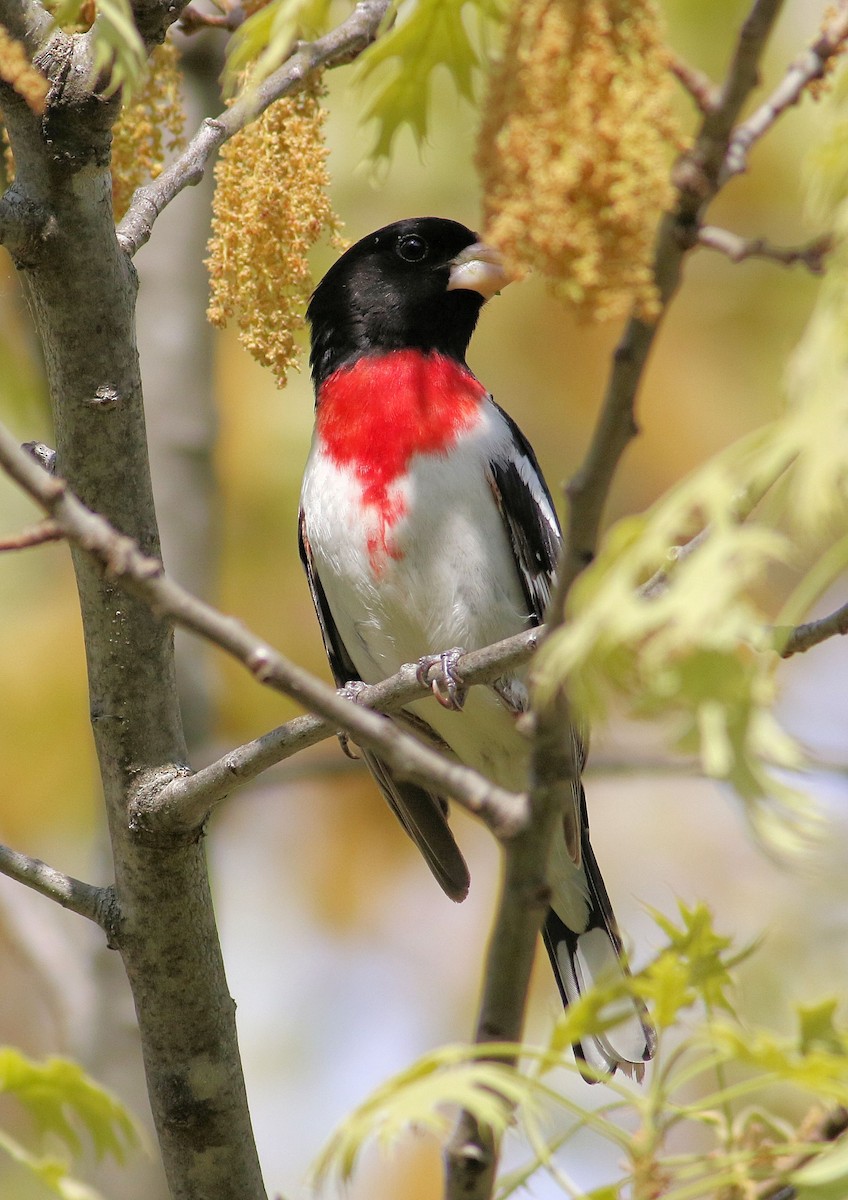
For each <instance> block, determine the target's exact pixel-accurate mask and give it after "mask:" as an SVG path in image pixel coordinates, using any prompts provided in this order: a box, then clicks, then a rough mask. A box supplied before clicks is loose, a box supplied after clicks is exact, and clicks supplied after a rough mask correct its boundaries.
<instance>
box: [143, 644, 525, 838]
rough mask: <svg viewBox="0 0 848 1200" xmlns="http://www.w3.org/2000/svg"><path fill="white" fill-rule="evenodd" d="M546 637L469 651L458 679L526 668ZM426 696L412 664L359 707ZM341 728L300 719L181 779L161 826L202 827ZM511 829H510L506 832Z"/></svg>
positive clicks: (389, 708) (167, 798)
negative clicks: (256, 782)
mask: <svg viewBox="0 0 848 1200" xmlns="http://www.w3.org/2000/svg"><path fill="white" fill-rule="evenodd" d="M541 635H542V630H541V629H529V630H527V632H526V633H519V634H516V635H515V636H514V637H512V638H507V639H505V640H504V641H502V642H496V643H495V644H494V645H492V646H486V647H485V648H484V649H481V650H472V651H469V652H468V653H467V654H464V655H463V656H462V657H461V658H460V659H459V660H458V662H457V665H456V670H455V672H454V673H455V675H456V677H457V678H458V679H459V680H461V682H462V684H463V686H471V685H473V684H485V683H490V682H491V681H492V680H493V679H496V678H498V676H499V675H502V674H504V673H506V672H507V671H510V670H512V669H513V668H515V667H517V666H519V665H520V664H521V663H523V662H526V661H527V659H528V658H529V657H530V656H531V654H532V653H533V651H534V650H535V648H536V645H537V644H538V641H539V639H540V637H541ZM426 695H427V689H426V688H425V687H423V686H422V685H421V683H420V682H419V681H418V677H417V673H416V668H415V666H413V665H412V664H407V665H406V666H405V667H402V668H401V669H400V671H398V672H397V674H396V675H392V676H390V677H389V678H388V679H384V680H383V681H382V682H381V683H375V684H373V685H370V686H367V687H363V689H362V690H361V691H360V692H359V693H358V695H357V697H356V703H357V704H358V705H359V706H360V707H362V708H368V709H373V710H375V711H377V712H381V713H388V712H396V711H397V710H398V709H400V708H402V707H403V706H404V705H405V704H409V703H411V702H412V701H413V700H420V699H421V698H422V697H424V696H426ZM337 728H338V726H337V723H336V722H332V721H328V720H325V719H324V718H322V717H316V716H305V717H295V718H294V720H292V721H288V722H287V723H286V724H285V725H281V726H279V727H278V728H277V729H272V730H271V731H270V732H269V733H266V734H264V735H263V736H262V737H259V738H256V739H254V740H253V741H251V742H247V743H246V744H245V745H243V746H238V747H237V748H236V749H234V750H230V751H228V752H227V753H226V754H225V755H224V756H223V757H222V758H219V759H218V760H217V762H213V763H210V764H209V766H207V767H203V768H202V769H201V770H199V771H197V772H195V773H194V774H193V775H181V776H178V777H177V778H175V779H174V780H173V782H171V783H170V784H168V785H166V786H165V787H164V788H163V789H162V790H161V791H160V792H159V793H158V795H157V797H156V811H157V820H163V821H166V822H167V821H170V820H175V821H179V823H180V824H183V825H188V826H194V825H197V824H199V823H200V822H201V821H203V820H204V819H205V817H206V815H207V814H208V812H209V810H210V809H211V808H212V807H213V806H214V805H216V804H218V803H220V802H221V801H222V800H224V799H225V798H226V797H227V796H228V795H229V794H230V793H231V792H232V791H233V790H234V789H235V788H237V787H240V786H241V785H243V784H245V783H247V782H248V781H249V780H251V779H254V778H256V776H257V775H259V774H261V773H262V772H263V771H265V770H267V769H268V768H269V767H272V766H274V765H275V764H276V763H279V762H282V761H283V760H284V759H287V758H291V757H292V755H294V754H297V753H298V752H299V751H300V750H305V749H306V747H307V746H313V745H315V744H316V743H317V742H320V741H322V740H323V739H324V738H328V737H332V736H333V734H334V733H336V731H337ZM169 810H170V811H171V814H172V815H171V816H169ZM477 815H482V816H483V817H484V819H485V820H487V824H489V826H490V828H491V829H492V832H493V833H494V834H495V835H496V836H498V837H502V836H504V827H503V826H502V825H501V823H500V821H499V820H498V818H497V814H495V813H493V814H492V815H491V817H490V818H488V819H487V818H486V817H485V814H480V813H478V814H477ZM509 815H510V816H511V815H512V814H511V813H510V814H509ZM508 828H509V824H507V826H506V829H508Z"/></svg>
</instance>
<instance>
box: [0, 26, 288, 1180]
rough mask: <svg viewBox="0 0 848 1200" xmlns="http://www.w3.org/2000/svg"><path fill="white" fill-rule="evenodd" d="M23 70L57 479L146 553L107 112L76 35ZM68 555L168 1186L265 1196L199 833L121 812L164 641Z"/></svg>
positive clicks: (26, 216) (170, 684)
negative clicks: (41, 101)
mask: <svg viewBox="0 0 848 1200" xmlns="http://www.w3.org/2000/svg"><path fill="white" fill-rule="evenodd" d="M4 7H5V6H3V5H0V19H3V16H4V15H5V14H4V13H3V11H2V9H3V8H4ZM31 24H32V23H31ZM37 61H38V64H39V66H40V67H41V69H42V70H44V71H45V73H46V74H47V75H48V77H49V78H50V79H51V84H52V87H51V94H50V99H49V103H48V109H47V112H46V113H45V115H44V117H43V118H42V119H41V120H39V119H38V118H36V117H35V116H34V115H33V114H32V113H31V112H30V111H29V110H28V109H27V108H26V106H25V105H24V104H23V102H22V101H20V100H19V98H17V97H16V96H15V95H14V94H13V93H11V90H10V89H8V88H6V87H4V88H3V90H2V93H0V102H2V105H3V112H4V118H5V120H6V125H7V129H8V132H9V135H10V140H11V142H12V146H13V150H14V153H15V160H16V168H17V171H16V179H15V184H14V191H13V197H12V199H13V200H14V204H13V205H12V206H10V205H9V203H8V196H7V197H6V198H4V202H5V203H4V209H3V214H2V215H3V217H4V218H5V226H4V235H5V240H6V243H7V245H8V246H9V248H10V249H11V250H12V253H13V256H14V257H15V259H16V264H17V266H18V268H19V271H20V274H21V277H22V279H23V283H24V287H25V291H26V294H27V298H28V301H29V304H30V307H31V309H32V312H33V315H34V318H35V322H36V325H37V327H38V331H39V335H40V337H41V340H42V344H43V347H44V357H45V362H46V367H47V374H48V382H49V387H50V395H51V402H52V406H53V415H54V421H55V430H56V444H57V453H58V457H57V470H58V471H60V472H61V473H62V474H63V475H64V476H65V477H66V478H67V479H68V480H69V481H70V482H71V486H72V487H73V488H74V490H75V491H76V492H78V493H79V495H80V496H82V497H83V498H84V500H85V503H86V504H87V505H89V506H90V507H91V508H93V509H94V510H96V511H98V512H101V513H103V514H105V515H106V516H108V518H109V519H110V521H112V522H113V523H114V524H115V525H116V526H117V527H118V528H119V529H121V530H122V531H123V532H125V533H127V534H129V535H130V536H132V537H133V538H135V539H137V540H138V542H139V544H140V545H141V546H142V547H143V548H144V550H145V551H146V552H148V553H150V554H158V552H159V536H158V531H157V524H156V514H155V511H154V504H153V493H152V488H151V482H150V470H149V464H148V456H147V444H146V437H145V424H144V412H143V405H142V389H141V379H140V373H139V364H138V355H137V351H136V342H135V299H136V291H137V285H136V279H135V272H134V269H133V267H132V264H131V262H130V261H129V259H128V257H127V256H126V255H125V254H124V253H123V252H122V251H121V250H120V248H119V246H118V242H117V239H116V236H115V229H114V224H113V220H112V207H111V180H110V175H109V147H110V129H111V122H112V119H113V117H114V113H115V107H116V101H115V100H111V101H104V100H103V99H102V98H101V97H98V96H96V95H93V94H92V93H91V91H90V90H87V89H88V85H87V84H86V85H83V84H82V83H81V82H80V81H81V80H82V79H90V78H91V72H90V70H89V68H90V66H91V63H90V59H89V58H88V48H87V42H86V39H85V37H75V38H70V37H67V36H66V35H64V34H58V35H55V36H53V37H52V39H51V41H50V43H49V44H48V45H47V46H46V47H41V52H40V54H39V55H38V59H37ZM0 225H3V222H2V221H0ZM72 554H73V560H74V568H75V571H76V577H77V585H78V590H79V598H80V608H81V614H82V624H83V634H84V638H85V646H86V660H87V665H88V678H89V696H90V709H91V721H92V728H93V731H94V739H95V745H96V750H97V756H98V761H99V766H100V774H101V779H102V784H103V794H104V801H105V806H106V814H107V819H108V825H109V833H110V839H111V845H112V854H113V860H114V870H115V901H114V905H113V909H112V912H111V913H110V919H109V922H108V924H109V936H110V944H111V945H113V946H114V947H115V948H117V949H118V950H119V951H120V954H121V956H122V959H123V962H124V966H125V968H126V971H127V975H128V978H129V981H130V985H131V988H132V992H133V998H134V1003H135V1008H136V1013H137V1016H138V1022H139V1030H140V1035H141V1042H142V1049H143V1055H144V1064H145V1072H146V1076H147V1082H148V1087H149V1093H150V1100H151V1107H152V1110H153V1117H154V1121H155V1124H156V1128H157V1133H158V1136H159V1140H160V1144H161V1149H162V1155H163V1161H164V1165H165V1171H166V1175H167V1177H168V1182H169V1186H170V1189H171V1192H172V1194H173V1196H174V1198H175V1200H213V1198H214V1200H263V1198H264V1196H265V1191H264V1187H263V1184H262V1179H261V1174H260V1170H259V1163H258V1157H257V1154H256V1149H255V1144H254V1140H253V1136H252V1132H251V1127H250V1118H249V1114H248V1109H247V1101H246V1095H245V1089H244V1081H243V1077H242V1072H241V1064H240V1059H239V1053H238V1046H237V1042H236V1030H235V1019H234V1004H233V1001H232V1000H231V998H230V995H229V992H228V989H227V983H226V979H225V976H224V968H223V962H222V959H221V953H220V947H219V943H218V935H217V930H216V926H215V919H214V913H213V908H212V900H211V896H210V892H209V884H208V878H207V872H206V863H205V856H204V850H203V838H202V830H201V829H199V828H195V829H192V830H189V831H187V832H185V831H184V832H180V833H174V834H169V835H164V834H159V835H157V836H155V837H153V836H151V835H146V836H145V835H142V834H141V833H138V832H135V831H133V829H132V828H131V826H130V821H129V819H128V813H129V808H130V805H131V804H132V803H133V801H135V800H137V798H138V796H139V795H140V794H146V795H150V794H155V792H156V790H157V789H158V788H160V787H161V786H163V785H164V784H165V783H167V782H168V781H169V780H170V779H171V778H173V775H174V773H175V771H178V770H184V769H185V763H186V758H187V755H186V747H185V740H184V736H183V730H182V724H181V718H180V711H179V704H178V700H177V690H176V682H175V673H174V655H173V634H172V630H171V628H170V627H169V626H168V625H166V624H164V623H163V622H162V621H161V620H160V619H158V618H157V617H156V616H155V615H154V614H153V613H152V612H151V611H150V608H149V607H148V606H147V605H146V604H144V603H143V602H142V601H139V600H137V599H135V598H133V597H130V596H128V595H127V594H126V593H125V592H122V591H119V590H118V588H117V587H116V586H115V584H114V583H113V582H111V581H110V580H109V578H107V577H105V576H104V574H103V573H102V571H101V570H100V568H99V567H98V566H97V565H96V564H95V563H94V562H93V561H92V560H91V558H90V557H89V556H88V555H86V554H85V553H84V552H82V551H80V550H73V551H72Z"/></svg>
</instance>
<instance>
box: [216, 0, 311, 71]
mask: <svg viewBox="0 0 848 1200" xmlns="http://www.w3.org/2000/svg"><path fill="white" fill-rule="evenodd" d="M331 3H332V0H271V2H270V4H266V5H265V6H264V7H262V8H260V9H257V11H256V12H255V13H252V14H251V15H250V16H249V17H248V18H247V20H246V21H245V22H244V24H243V25H241V26H240V27H239V28H238V29H237V30H236V32H235V33H234V34H233V36H232V38H231V39H230V43H229V46H228V48H227V62H226V66H225V68H224V76H223V78H224V88H225V91H226V92H227V94H231V93H232V92H233V91H235V89H236V86H237V85H238V83H239V80H240V78H241V77H242V75H243V74H244V73H247V74H248V75H249V83H248V86H250V87H255V86H256V85H257V84H259V83H261V82H262V80H263V79H265V78H267V76H268V75H270V74H271V73H272V72H273V71H276V69H277V68H278V67H279V66H281V65H282V63H283V62H285V60H286V59H287V58H288V56H289V54H290V53H291V51H292V47H293V45H294V42H295V41H296V39H297V38H301V37H317V36H318V35H320V34H321V33H323V32H325V30H326V29H327V27H328V24H329V17H330V6H331Z"/></svg>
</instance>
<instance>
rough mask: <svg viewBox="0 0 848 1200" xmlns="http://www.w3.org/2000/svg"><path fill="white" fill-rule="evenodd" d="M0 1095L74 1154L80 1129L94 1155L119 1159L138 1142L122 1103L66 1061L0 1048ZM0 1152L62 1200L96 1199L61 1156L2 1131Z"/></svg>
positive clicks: (77, 1152) (79, 1149)
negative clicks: (30, 1147) (15, 1103)
mask: <svg viewBox="0 0 848 1200" xmlns="http://www.w3.org/2000/svg"><path fill="white" fill-rule="evenodd" d="M0 1094H4V1095H8V1096H11V1097H13V1098H14V1099H15V1100H17V1101H19V1103H20V1104H22V1105H23V1107H24V1108H25V1109H26V1110H27V1112H28V1113H29V1114H30V1116H31V1117H32V1119H33V1121H34V1122H35V1125H36V1127H37V1129H38V1131H39V1134H40V1135H42V1136H43V1135H45V1134H50V1135H53V1136H54V1137H55V1138H58V1139H59V1141H60V1142H62V1143H63V1144H64V1145H65V1147H66V1148H67V1149H68V1150H69V1151H70V1153H71V1154H73V1155H75V1156H77V1155H80V1154H81V1153H82V1151H83V1143H82V1140H81V1138H80V1133H85V1134H86V1135H87V1138H88V1140H89V1141H90V1143H91V1146H92V1148H93V1150H94V1152H95V1154H96V1156H97V1157H98V1158H103V1157H104V1156H105V1155H111V1156H112V1157H113V1158H115V1159H116V1160H117V1161H118V1162H123V1161H124V1159H125V1157H126V1154H127V1152H128V1151H129V1150H131V1149H134V1148H135V1147H136V1146H137V1145H138V1140H139V1138H138V1133H137V1131H136V1126H135V1124H134V1122H133V1119H132V1117H131V1116H130V1115H129V1113H128V1112H127V1110H126V1109H125V1108H124V1107H123V1105H122V1104H120V1103H119V1102H118V1100H116V1099H115V1097H114V1096H112V1095H111V1094H110V1093H109V1092H107V1091H106V1090H105V1089H104V1088H102V1087H100V1086H99V1085H98V1084H96V1083H94V1081H93V1080H92V1079H90V1078H89V1077H88V1076H87V1075H86V1074H85V1072H84V1071H83V1070H82V1068H81V1067H79V1066H77V1064H76V1063H73V1062H69V1061H68V1060H67V1059H64V1058H48V1059H46V1060H45V1061H44V1062H41V1063H39V1062H34V1061H33V1060H32V1059H30V1058H27V1057H26V1055H24V1054H21V1053H20V1051H18V1050H15V1049H13V1048H12V1047H10V1046H4V1047H0ZM0 1151H4V1152H5V1153H7V1154H8V1155H10V1156H11V1157H12V1158H13V1159H14V1160H15V1161H16V1162H18V1163H20V1164H21V1165H22V1166H24V1167H26V1168H27V1169H28V1170H30V1171H32V1172H33V1174H34V1175H36V1176H37V1178H38V1179H39V1180H40V1181H41V1182H42V1183H43V1184H44V1185H45V1186H46V1187H48V1188H49V1189H50V1190H51V1191H52V1192H54V1193H55V1194H56V1195H57V1196H60V1197H61V1198H62V1200H98V1197H97V1194H96V1193H95V1192H94V1191H92V1189H90V1188H88V1187H86V1186H85V1185H84V1184H82V1183H80V1182H79V1180H77V1179H75V1178H73V1177H72V1176H71V1175H70V1169H69V1165H68V1163H67V1162H66V1161H65V1160H63V1159H61V1158H58V1157H56V1156H54V1155H46V1156H42V1155H39V1154H37V1153H33V1152H32V1151H30V1150H28V1149H27V1148H26V1147H25V1146H24V1145H23V1144H22V1143H21V1142H19V1141H18V1140H17V1139H15V1138H13V1137H12V1136H11V1135H10V1134H8V1133H6V1132H5V1130H2V1129H0Z"/></svg>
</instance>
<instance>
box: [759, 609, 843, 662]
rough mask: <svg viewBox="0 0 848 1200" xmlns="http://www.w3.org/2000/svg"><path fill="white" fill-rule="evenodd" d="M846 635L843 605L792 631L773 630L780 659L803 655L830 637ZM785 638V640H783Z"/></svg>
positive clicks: (797, 626)
mask: <svg viewBox="0 0 848 1200" xmlns="http://www.w3.org/2000/svg"><path fill="white" fill-rule="evenodd" d="M845 634H848V604H843V605H842V607H841V608H837V610H836V611H835V612H832V613H830V614H829V615H828V616H826V617H821V618H820V619H819V620H817V621H808V622H807V623H806V624H804V625H796V627H795V628H794V629H791V630H785V629H777V630H775V635H776V637H777V641H778V650H779V653H780V656H781V658H791V657H792V655H793V654H803V653H804V652H805V651H807V650H811V649H812V648H813V646H818V645H820V644H821V643H822V642H825V641H827V640H828V638H832V637H839V636H842V637H844V636H845ZM784 638H785V640H784Z"/></svg>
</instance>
